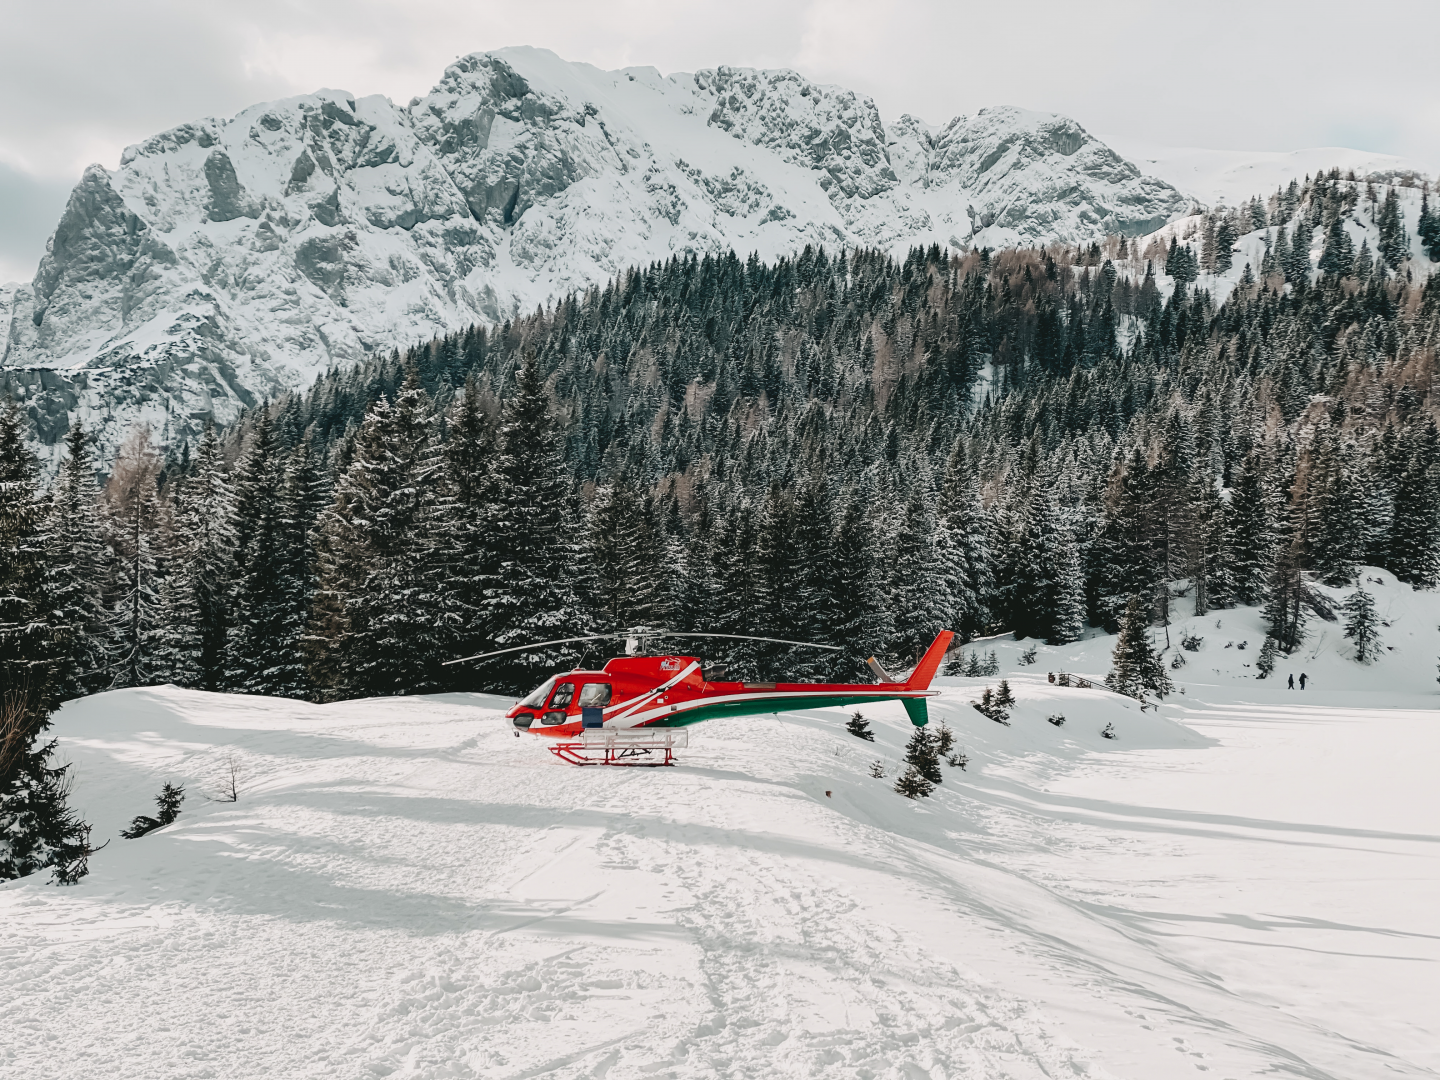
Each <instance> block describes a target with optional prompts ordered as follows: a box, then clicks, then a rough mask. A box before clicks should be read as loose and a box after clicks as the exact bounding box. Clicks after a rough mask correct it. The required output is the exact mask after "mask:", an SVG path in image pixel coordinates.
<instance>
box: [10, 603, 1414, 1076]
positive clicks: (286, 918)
mask: <svg viewBox="0 0 1440 1080" xmlns="http://www.w3.org/2000/svg"><path fill="white" fill-rule="evenodd" d="M1377 591H1378V590H1377ZM1395 593H1396V595H1395V596H1382V607H1384V606H1385V605H1386V604H1387V603H1388V604H1389V607H1388V608H1387V610H1388V611H1390V612H1391V617H1392V618H1393V619H1394V620H1395V626H1396V629H1395V630H1393V631H1392V632H1391V633H1392V639H1391V640H1392V641H1393V642H1394V643H1396V644H1401V645H1402V648H1401V649H1400V650H1399V653H1403V654H1404V655H1403V656H1399V655H1398V654H1397V656H1395V657H1387V659H1386V660H1383V661H1382V662H1381V663H1380V664H1378V665H1377V666H1376V667H1375V668H1374V669H1361V668H1358V667H1357V666H1356V665H1354V664H1353V663H1352V662H1351V661H1349V660H1347V659H1345V658H1344V656H1343V655H1338V654H1332V655H1329V656H1328V657H1326V656H1314V657H1303V658H1296V663H1295V666H1297V670H1298V667H1299V665H1300V664H1301V663H1305V664H1309V665H1310V667H1309V670H1310V673H1311V674H1312V676H1315V677H1316V678H1317V679H1319V680H1320V682H1317V684H1316V685H1315V688H1314V689H1312V690H1310V691H1307V692H1306V696H1305V698H1304V699H1303V700H1302V699H1301V698H1299V696H1298V693H1299V692H1298V691H1297V692H1288V691H1286V690H1285V689H1284V688H1283V684H1282V681H1281V679H1276V680H1274V681H1273V682H1272V683H1270V684H1263V685H1262V684H1257V683H1255V682H1254V681H1253V680H1246V679H1244V678H1243V677H1242V676H1243V675H1244V667H1243V665H1244V661H1245V659H1253V647H1252V649H1251V650H1249V651H1248V652H1240V651H1238V650H1233V649H1232V650H1225V649H1224V647H1223V646H1224V641H1223V640H1220V639H1223V638H1228V637H1229V636H1231V633H1232V631H1233V632H1234V634H1235V636H1236V637H1237V638H1238V637H1239V636H1240V635H1242V634H1246V635H1248V636H1249V640H1250V641H1252V642H1255V641H1258V637H1257V636H1256V635H1255V634H1254V630H1253V628H1251V627H1250V623H1251V622H1254V621H1255V616H1254V613H1248V612H1220V613H1212V615H1211V616H1210V617H1208V618H1207V619H1203V620H1200V619H1197V620H1193V624H1194V626H1196V627H1201V626H1208V627H1211V629H1210V630H1209V636H1210V638H1211V640H1209V641H1207V643H1206V645H1205V647H1204V649H1203V650H1202V651H1201V652H1200V653H1197V654H1193V655H1192V656H1191V664H1192V665H1194V666H1193V667H1190V668H1186V669H1182V670H1181V671H1180V672H1177V673H1176V674H1177V677H1179V681H1181V682H1185V683H1187V685H1186V693H1185V694H1183V695H1177V696H1176V697H1175V698H1174V699H1173V704H1167V705H1166V706H1164V707H1162V709H1161V710H1160V711H1159V712H1158V713H1156V712H1145V713H1142V712H1140V711H1139V709H1138V707H1137V706H1136V705H1135V703H1133V702H1127V701H1124V700H1122V699H1119V698H1117V697H1115V696H1113V695H1109V694H1107V693H1105V692H1103V691H1101V690H1098V689H1097V690H1091V691H1082V690H1076V689H1071V688H1061V687H1057V686H1052V685H1049V684H1048V683H1047V682H1046V680H1045V676H1044V674H1043V671H1041V673H1040V674H1034V672H1035V671H1037V670H1040V669H1044V668H1046V667H1053V668H1054V669H1055V670H1062V669H1063V670H1081V671H1087V672H1092V673H1095V674H1101V673H1103V670H1104V658H1105V656H1106V655H1107V654H1108V649H1109V647H1110V644H1111V640H1110V639H1107V638H1096V639H1094V640H1092V641H1086V642H1082V643H1078V644H1077V645H1074V646H1068V647H1065V648H1062V649H1046V648H1044V647H1042V655H1041V657H1040V662H1039V665H1038V666H1037V668H1033V669H1027V668H1020V667H1018V666H1012V665H1014V663H1015V660H1016V658H1018V655H1019V652H1020V651H1021V649H1022V648H1023V646H1020V645H1018V644H1016V643H1013V642H995V643H986V644H985V645H984V647H985V648H989V647H991V645H992V644H993V645H994V647H995V648H996V649H997V651H999V652H1000V653H1001V654H1002V663H1003V664H1004V670H1006V671H1007V672H1008V673H1010V675H1011V678H1012V682H1013V685H1014V686H1015V690H1016V695H1017V697H1018V698H1019V706H1018V708H1017V710H1016V713H1015V715H1014V717H1013V719H1012V724H1011V726H1010V727H1008V728H1007V727H1000V726H999V725H995V724H992V723H991V722H990V721H988V720H986V719H984V718H983V717H980V716H979V714H977V713H975V712H974V711H973V710H971V709H970V708H969V707H968V704H967V703H968V702H969V701H970V700H972V699H973V698H975V697H978V693H979V689H980V687H982V686H983V685H985V683H986V682H987V680H966V679H946V680H942V683H943V685H944V690H945V693H944V695H943V696H942V698H941V699H939V704H938V705H936V706H932V715H934V716H936V717H937V718H939V719H945V720H946V721H947V722H948V723H949V725H950V726H951V728H952V729H953V730H954V731H955V732H956V734H957V741H958V742H959V743H960V744H962V745H963V746H964V747H965V749H966V750H967V752H968V753H969V754H970V757H971V764H970V767H969V769H968V770H967V771H966V772H963V773H962V772H959V771H957V770H953V769H951V770H947V773H946V782H945V784H944V785H943V786H942V787H941V788H940V789H939V790H938V791H937V793H936V796H935V797H934V798H932V799H930V800H927V801H922V802H920V803H914V804H912V803H909V802H907V801H906V800H903V799H901V798H900V797H899V796H897V795H895V794H894V793H893V792H891V790H890V785H891V783H892V782H893V777H894V774H895V763H896V762H897V760H898V759H899V757H900V755H901V748H902V746H903V742H904V739H905V738H906V736H907V732H908V725H907V724H906V723H905V721H904V716H903V713H902V712H901V710H900V708H899V706H898V705H885V706H877V707H874V708H872V709H870V710H867V714H868V715H870V717H871V719H872V721H873V722H874V726H875V727H876V729H877V735H878V741H877V742H876V743H875V744H874V745H873V746H872V745H870V744H864V743H860V742H859V741H857V740H854V739H852V738H850V737H849V736H847V735H845V733H844V731H843V728H842V727H841V724H840V720H841V719H842V718H843V714H841V713H839V712H834V711H820V712H810V713H792V714H785V715H783V716H780V717H752V718H737V719H732V720H717V721H711V722H709V723H707V724H705V725H703V726H702V727H700V728H697V729H692V732H693V735H692V745H691V748H690V750H689V751H687V752H685V753H684V754H682V755H681V761H682V764H681V766H680V767H678V768H675V769H668V770H659V769H656V770H648V769H633V770H621V769H609V770H606V769H579V768H574V767H567V766H563V765H561V764H559V763H558V762H556V761H554V760H553V759H551V757H550V756H549V755H548V754H546V753H545V752H544V750H543V748H542V747H541V746H540V745H537V743H538V741H539V740H536V739H533V738H522V739H515V738H513V737H512V736H511V735H510V733H509V732H508V731H507V730H506V729H505V727H504V725H503V722H502V721H501V719H500V718H499V716H498V711H497V710H498V709H499V708H500V707H501V706H503V704H504V703H503V702H501V701H500V700H499V699H494V698H484V697H479V696H467V695H448V696H441V697H432V698H414V699H386V700H372V701H363V702H348V703H344V704H337V705H328V706H314V705H308V704H304V703H298V702H288V701H279V700H276V699H264V698H240V697H227V696H222V695H210V694H203V693H199V692H194V691H184V690H177V689H175V688H173V687H166V688H154V689H148V690H128V691H117V692H112V693H109V694H102V695H98V696H96V697H93V698H89V699H85V700H84V701H80V702H75V703H72V704H70V705H68V706H66V708H65V709H64V710H63V711H62V712H61V714H60V715H59V716H58V717H57V732H58V733H59V734H60V735H61V736H62V739H63V743H62V746H63V748H64V751H65V753H66V755H67V756H68V757H69V758H70V759H71V760H73V761H74V762H75V769H76V772H77V781H76V789H75V792H76V794H75V799H76V802H77V805H78V806H79V808H80V809H81V810H82V811H83V812H84V813H85V814H86V815H87V819H88V820H90V821H91V822H93V823H94V824H95V834H96V837H97V839H100V838H104V837H107V836H109V837H113V836H115V834H116V833H117V832H118V830H119V828H120V827H121V826H122V825H123V824H124V823H125V822H126V821H127V820H128V818H129V817H130V816H133V815H134V814H136V813H141V812H146V811H148V810H149V808H150V805H151V801H152V800H153V797H154V794H155V792H156V791H157V790H158V789H159V786H160V784H161V783H162V781H163V780H166V779H170V780H178V781H180V782H184V783H185V784H186V789H187V797H186V802H185V805H184V807H183V809H182V814H181V817H180V818H179V820H178V821H177V822H176V823H175V824H174V825H172V826H170V827H169V828H166V829H164V830H163V831H161V832H158V833H155V834H152V835H151V836H148V837H145V838H143V839H141V840H137V841H125V840H119V839H115V840H112V842H111V844H110V846H109V847H108V848H106V849H105V850H103V851H102V852H100V853H99V854H97V855H96V856H95V857H94V858H93V859H92V862H91V869H92V873H91V875H90V877H89V878H87V879H86V880H85V881H84V882H83V883H82V884H80V885H79V886H76V887H74V888H70V889H59V888H55V887H54V886H51V885H49V884H46V883H45V882H44V881H41V880H36V879H29V880H24V881H19V882H10V883H6V884H4V885H0V1074H3V1075H7V1076H11V1075H13V1076H26V1077H32V1078H41V1077H66V1078H77V1077H105V1078H107V1080H122V1078H129V1077H136V1078H141V1077H144V1078H147V1080H148V1078H155V1077H259V1076H264V1077H277V1078H278V1077H310V1076H327V1077H332V1076H333V1077H357V1078H364V1077H382V1076H394V1077H484V1078H495V1080H509V1078H516V1080H518V1078H521V1077H554V1078H581V1077H609V1078H611V1080H623V1078H631V1077H637V1078H638V1077H666V1076H671V1077H735V1078H749V1077H809V1076H816V1077H821V1076H823V1077H885V1078H897V1080H898V1078H906V1080H909V1078H919V1077H928V1078H931V1080H942V1078H943V1080H955V1078H960V1077H975V1078H991V1077H993V1078H996V1080H999V1078H1006V1080H1028V1078H1032V1077H1033V1078H1037V1080H1038V1078H1042V1077H1043V1078H1051V1080H1056V1078H1081V1077H1084V1078H1087V1080H1106V1078H1110V1077H1125V1078H1136V1080H1139V1078H1153V1077H1176V1076H1190V1075H1195V1076H1214V1077H1217V1078H1224V1077H1233V1078H1240V1077H1257V1076H1282V1077H1283V1076H1294V1077H1312V1078H1330V1077H1334V1078H1337V1080H1338V1078H1341V1077H1343V1078H1347V1080H1348V1078H1354V1077H1381V1076H1383V1077H1434V1076H1437V1075H1440V1051H1437V1047H1440V1024H1437V1022H1436V1020H1435V1018H1434V1015H1433V1014H1434V1008H1433V1005H1434V1002H1435V1001H1436V1000H1440V975H1437V972H1440V967H1437V964H1440V916H1437V914H1436V912H1437V905H1436V903H1435V901H1436V900H1437V899H1440V870H1437V865H1440V864H1437V858H1436V856H1437V845H1440V811H1437V808H1436V806H1435V804H1434V800H1433V795H1432V794H1431V793H1432V792H1433V785H1432V782H1431V780H1430V778H1429V776H1428V769H1429V766H1428V765H1427V764H1426V763H1427V762H1433V761H1434V759H1435V751H1436V750H1437V749H1440V734H1437V733H1436V725H1435V719H1436V713H1435V712H1434V706H1435V695H1434V694H1433V693H1430V692H1427V691H1426V690H1425V689H1424V683H1425V680H1427V679H1431V678H1433V662H1434V661H1433V657H1434V655H1435V651H1436V647H1437V645H1440V640H1436V639H1440V635H1436V634H1434V633H1433V632H1431V631H1430V630H1428V629H1427V627H1433V626H1435V624H1436V621H1437V620H1436V618H1435V614H1436V612H1435V611H1434V610H1433V609H1434V608H1435V607H1436V606H1437V605H1436V604H1435V603H1434V598H1433V597H1427V598H1414V597H1412V598H1411V599H1410V600H1406V597H1405V596H1402V595H1400V593H1401V591H1400V590H1395ZM1402 601H1403V603H1402ZM1405 603H1409V604H1411V607H1410V608H1404V604H1405ZM1397 605H1400V608H1404V610H1400V608H1397ZM1397 611H1399V614H1398V615H1397V614H1396V612H1397ZM1402 616H1403V617H1402ZM1221 620H1223V621H1224V627H1223V628H1221V629H1218V630H1217V629H1215V628H1213V624H1214V623H1216V622H1218V621H1221ZM1407 620H1408V622H1407ZM1256 625H1258V623H1257V624H1256ZM1403 625H1409V626H1411V628H1412V629H1411V631H1410V632H1409V633H1410V635H1411V636H1413V637H1414V638H1415V640H1414V641H1410V640H1409V639H1408V638H1405V639H1404V640H1403V641H1402V636H1403V635H1402V631H1401V630H1400V629H1399V628H1400V627H1401V626H1403ZM1179 629H1180V628H1178V627H1174V628H1172V630H1173V631H1175V632H1177V633H1178V631H1179ZM1331 629H1332V628H1329V627H1325V630H1327V631H1330V630H1331ZM1336 636H1337V635H1336V634H1335V633H1330V634H1329V640H1330V641H1331V642H1332V644H1333V641H1334V639H1335V637H1336ZM1317 638H1318V634H1317ZM1405 657H1408V659H1406V658H1405ZM1422 660H1423V661H1424V667H1423V669H1422V667H1421V661H1422ZM1217 663H1218V664H1221V665H1222V668H1221V670H1220V671H1219V672H1218V673H1208V672H1213V671H1214V665H1215V664H1217ZM1202 664H1208V665H1210V667H1209V668H1208V669H1207V673H1208V674H1207V675H1206V676H1205V677H1202V676H1201V674H1200V673H1199V671H1198V669H1199V668H1200V666H1201V665H1202ZM1226 664H1228V665H1229V666H1228V667H1226V666H1223V665H1226ZM1387 665H1389V666H1388V667H1387ZM1425 669H1428V670H1425ZM1191 672H1194V673H1195V681H1194V682H1193V683H1189V682H1188V681H1187V680H1185V679H1184V678H1183V676H1185V675H1186V674H1189V673H1191ZM1277 674H1279V675H1280V676H1282V678H1283V675H1284V674H1285V672H1284V671H1280V672H1277ZM1342 675H1344V676H1345V678H1348V679H1349V680H1350V681H1349V683H1348V684H1345V683H1343V682H1342V680H1341V676H1342ZM1366 680H1369V683H1370V685H1371V688H1370V689H1369V690H1366V689H1365V684H1366ZM994 681H995V680H988V682H990V683H991V684H992V685H993V683H994ZM1327 681H1328V682H1330V683H1333V684H1335V685H1336V686H1345V687H1346V688H1343V689H1336V690H1324V689H1320V686H1321V684H1322V683H1325V682H1327ZM1381 685H1385V686H1387V687H1389V688H1390V689H1389V692H1388V695H1382V694H1380V693H1379V691H1378V690H1376V689H1375V687H1378V686H1381ZM1057 710H1063V711H1064V712H1065V715H1066V717H1067V722H1066V725H1065V726H1064V727H1062V728H1058V729H1057V728H1055V727H1052V726H1051V725H1049V724H1047V723H1046V722H1045V719H1044V718H1045V716H1047V715H1049V714H1050V713H1052V712H1055V711H1057ZM1107 721H1113V722H1114V723H1115V726H1116V728H1117V729H1118V730H1119V731H1120V734H1121V738H1120V740H1119V741H1117V742H1115V743H1110V742H1107V741H1105V740H1102V739H1101V738H1100V737H1099V734H1098V732H1099V729H1100V728H1101V727H1102V726H1103V724H1104V723H1105V722H1107ZM231 755H234V759H235V760H236V761H237V762H238V763H239V767H240V770H241V778H242V779H241V790H240V799H239V801H238V802H237V803H233V804H231V803H220V802H207V801H206V800H205V798H204V792H206V791H213V790H214V788H215V784H216V781H217V779H218V776H219V773H220V771H222V770H223V769H224V768H225V764H226V761H227V759H228V758H229V757H230V756H231ZM876 758H879V759H881V760H884V761H886V762H887V763H888V766H889V776H888V777H887V778H886V779H883V780H878V779H874V778H872V777H870V776H869V775H868V767H869V763H870V762H871V761H872V760H874V759H876ZM826 790H829V791H831V793H832V794H831V797H828V798H827V797H826V795H825V791H826Z"/></svg>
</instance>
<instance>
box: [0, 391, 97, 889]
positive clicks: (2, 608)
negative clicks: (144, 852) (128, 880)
mask: <svg viewBox="0 0 1440 1080" xmlns="http://www.w3.org/2000/svg"><path fill="white" fill-rule="evenodd" d="M38 473H39V470H38V468H37V465H36V462H35V458H34V455H32V454H31V453H30V451H29V449H28V448H27V447H26V445H25V420H24V416H23V414H22V413H21V412H20V409H19V408H18V406H16V405H15V403H14V402H13V401H11V402H8V403H7V404H6V405H5V406H4V408H3V410H0V880H3V879H7V878H16V877H24V876H25V875H28V874H33V873H35V872H36V871H38V870H42V869H45V868H46V867H49V868H51V869H52V871H53V873H54V877H55V880H56V881H58V882H60V883H64V884H68V883H70V882H73V881H75V880H78V879H79V878H80V877H81V876H83V874H84V873H85V858H86V856H87V855H88V853H89V849H88V837H89V828H88V826H86V825H85V824H84V823H83V822H81V821H80V820H79V819H78V818H77V817H76V816H75V814H74V812H73V811H72V810H71V809H70V808H69V807H68V806H67V805H66V796H67V794H68V784H67V783H66V776H65V772H66V767H63V766H62V767H56V766H55V765H54V764H53V762H52V761H51V754H52V752H53V750H54V747H55V744H54V742H53V741H49V742H42V741H41V736H42V733H43V732H44V731H45V730H46V729H47V728H48V727H49V726H50V714H51V712H52V711H53V710H54V709H55V707H56V705H57V704H58V703H59V696H58V695H59V693H60V692H61V690H62V688H63V687H64V686H65V685H66V682H67V678H66V675H67V672H66V670H65V669H66V667H67V666H68V664H69V663H70V660H71V657H70V655H69V649H68V647H67V645H68V643H67V642H66V640H65V638H66V632H67V627H66V623H65V621H64V620H65V618H66V617H67V616H66V614H65V613H64V612H62V611H61V610H59V609H58V608H57V604H56V596H55V594H54V593H53V592H52V591H51V584H52V580H51V577H50V574H49V573H48V570H49V566H48V565H47V564H48V563H49V556H50V551H51V547H52V541H53V539H54V538H53V537H52V536H51V535H50V533H49V526H50V524H51V518H50V515H49V513H48V509H49V508H48V507H47V505H46V501H45V499H44V498H43V497H42V495H41V493H40V484H39V475H38Z"/></svg>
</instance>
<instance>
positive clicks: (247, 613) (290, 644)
mask: <svg viewBox="0 0 1440 1080" xmlns="http://www.w3.org/2000/svg"><path fill="white" fill-rule="evenodd" d="M287 458H288V455H287V454H286V452H285V449H284V447H282V446H281V444H280V441H279V438H278V436H277V434H276V432H275V429H274V426H273V424H272V422H271V420H270V418H269V417H268V416H266V415H262V416H261V417H260V419H259V422H258V423H257V424H256V426H255V429H254V431H253V433H252V435H251V439H250V442H249V444H248V445H247V446H246V447H245V451H244V454H243V455H242V457H241V460H240V463H239V465H238V467H237V469H236V477H235V492H234V506H235V538H236V545H235V570H234V588H233V592H232V593H231V596H230V600H229V605H228V606H229V618H228V623H229V627H228V633H227V636H226V643H225V664H226V666H225V681H226V685H227V686H228V687H230V688H231V689H233V690H238V691H240V692H241V693H247V694H269V695H275V696H285V695H290V696H295V695H296V691H297V686H296V684H297V682H298V681H300V680H301V675H300V673H301V671H303V667H304V663H303V656H302V653H301V641H300V626H299V625H297V623H298V620H299V619H300V618H301V616H302V613H303V612H304V599H303V598H302V597H301V596H298V595H297V593H298V592H299V591H301V590H302V589H303V585H304V579H303V577H298V576H297V573H298V571H300V569H301V568H302V567H303V560H304V558H305V545H304V534H303V529H302V528H301V526H300V524H299V522H297V521H296V510H297V508H296V506H295V504H294V500H295V496H296V494H297V493H296V492H295V491H294V490H293V489H291V488H290V487H289V486H288V485H287V483H286V465H287Z"/></svg>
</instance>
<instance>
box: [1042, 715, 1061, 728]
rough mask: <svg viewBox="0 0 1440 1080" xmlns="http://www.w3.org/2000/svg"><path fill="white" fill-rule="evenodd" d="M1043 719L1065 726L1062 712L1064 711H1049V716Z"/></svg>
mask: <svg viewBox="0 0 1440 1080" xmlns="http://www.w3.org/2000/svg"><path fill="white" fill-rule="evenodd" d="M1045 719H1046V720H1048V721H1050V723H1052V724H1054V725H1055V726H1056V727H1064V726H1065V714H1064V713H1051V714H1050V715H1049V716H1047V717H1045Z"/></svg>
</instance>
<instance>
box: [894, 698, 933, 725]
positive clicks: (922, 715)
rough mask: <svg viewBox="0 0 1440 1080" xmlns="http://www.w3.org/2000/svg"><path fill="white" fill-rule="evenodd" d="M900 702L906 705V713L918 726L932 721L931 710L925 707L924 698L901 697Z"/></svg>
mask: <svg viewBox="0 0 1440 1080" xmlns="http://www.w3.org/2000/svg"><path fill="white" fill-rule="evenodd" d="M900 704H901V705H904V706H905V714H906V715H907V716H909V717H910V723H912V724H914V725H915V726H916V727H924V726H925V725H926V724H927V723H929V722H930V711H929V710H928V709H926V708H925V699H924V698H908V697H907V698H901V699H900Z"/></svg>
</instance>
